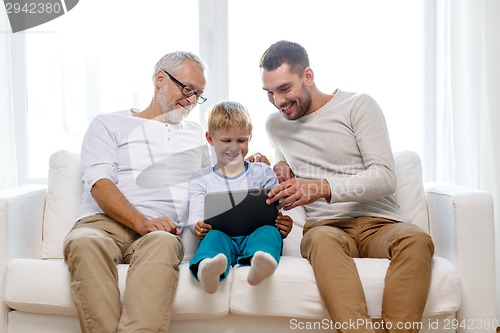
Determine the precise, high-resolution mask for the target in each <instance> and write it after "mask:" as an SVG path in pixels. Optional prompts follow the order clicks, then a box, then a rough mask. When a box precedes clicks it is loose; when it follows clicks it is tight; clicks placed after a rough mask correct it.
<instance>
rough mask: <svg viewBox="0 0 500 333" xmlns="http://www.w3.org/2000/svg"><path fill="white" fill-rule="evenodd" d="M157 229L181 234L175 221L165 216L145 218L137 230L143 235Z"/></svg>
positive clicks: (177, 234)
mask: <svg viewBox="0 0 500 333" xmlns="http://www.w3.org/2000/svg"><path fill="white" fill-rule="evenodd" d="M158 230H163V231H166V232H170V233H171V234H174V235H176V236H179V235H180V234H181V232H180V231H179V229H177V226H176V225H175V223H174V222H172V220H170V219H169V218H168V217H166V216H161V217H157V218H155V219H146V220H145V221H144V222H143V224H142V226H141V228H140V230H138V232H139V234H141V235H142V236H144V235H145V234H147V233H150V232H152V231H158Z"/></svg>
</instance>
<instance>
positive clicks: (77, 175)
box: [42, 150, 83, 259]
mask: <svg viewBox="0 0 500 333" xmlns="http://www.w3.org/2000/svg"><path fill="white" fill-rule="evenodd" d="M82 193H83V185H82V180H81V166H80V154H78V153H75V152H68V151H64V150H61V151H58V152H56V153H54V154H52V156H51V157H50V161H49V179H48V192H47V201H46V204H45V217H44V223H43V237H42V258H44V259H51V258H63V241H64V238H65V237H66V235H67V234H68V232H69V231H70V230H71V228H72V227H73V225H74V223H75V219H76V214H77V213H78V207H79V206H80V203H81V202H82Z"/></svg>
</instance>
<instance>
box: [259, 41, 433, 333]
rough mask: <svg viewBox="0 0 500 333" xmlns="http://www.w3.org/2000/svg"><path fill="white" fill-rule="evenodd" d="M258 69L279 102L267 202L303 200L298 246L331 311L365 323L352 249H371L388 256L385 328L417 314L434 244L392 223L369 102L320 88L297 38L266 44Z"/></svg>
mask: <svg viewBox="0 0 500 333" xmlns="http://www.w3.org/2000/svg"><path fill="white" fill-rule="evenodd" d="M260 68H261V77H262V83H263V88H264V90H265V91H266V92H267V95H268V98H269V101H270V102H271V103H272V104H273V105H274V106H275V107H276V108H277V109H278V110H279V112H276V113H274V114H272V115H271V116H270V117H269V118H268V121H267V124H266V128H267V131H268V134H269V137H270V140H271V141H272V144H273V145H274V148H275V149H276V153H277V159H278V160H279V161H278V162H277V163H276V164H275V166H274V170H275V172H276V174H277V175H278V179H279V181H280V185H278V186H277V187H276V188H274V189H273V190H272V191H271V192H270V193H269V199H268V201H269V202H274V201H276V200H279V199H282V201H281V202H280V204H279V207H283V208H284V209H285V210H286V209H291V208H293V207H296V206H300V205H304V206H305V207H306V213H307V222H306V224H305V226H304V237H303V239H302V242H301V253H302V255H303V256H304V257H305V258H307V259H309V261H310V262H311V265H312V267H313V270H314V273H315V276H316V281H317V284H318V288H319V291H320V294H321V297H322V298H323V301H324V303H325V305H326V308H327V310H328V312H329V314H330V316H331V318H332V319H333V320H334V321H335V322H342V323H351V322H356V323H370V322H371V318H370V317H369V316H368V313H367V309H366V301H365V297H364V293H363V288H362V286H361V282H360V279H359V276H358V273H357V269H356V265H355V263H354V260H353V259H352V258H353V257H372V258H388V259H390V260H391V263H390V266H389V269H388V271H387V274H386V279H385V289H384V294H383V301H382V320H383V321H384V323H385V325H384V327H385V328H386V330H387V331H389V332H395V331H396V327H398V328H399V327H400V326H401V325H399V326H398V324H400V323H407V322H412V323H413V322H419V321H420V320H421V319H422V313H423V310H424V307H425V303H426V299H427V292H428V289H429V283H430V275H431V261H432V256H433V253H434V246H433V243H432V240H431V238H430V236H429V235H428V234H427V233H426V232H424V231H423V230H421V229H420V228H419V227H417V226H415V225H413V224H410V223H402V222H405V220H404V217H403V216H402V215H401V213H400V210H399V206H398V203H397V202H396V200H395V197H394V191H395V188H396V176H395V173H394V160H393V155H392V150H391V145H390V142H389V136H388V133H387V128H386V124H385V120H384V116H383V113H382V111H381V110H380V108H379V106H378V105H377V103H376V102H375V101H374V100H373V99H372V98H371V97H369V96H367V95H364V94H356V93H350V92H344V91H341V90H339V89H336V90H335V91H334V92H333V93H331V94H327V93H324V92H322V91H320V90H319V89H318V88H317V87H316V85H315V82H314V72H313V70H312V69H311V68H310V67H309V58H308V55H307V52H306V50H305V49H304V48H303V47H302V46H301V45H299V44H297V43H293V42H288V41H279V42H277V43H275V44H273V45H271V46H270V47H269V48H268V49H267V50H266V51H265V52H264V54H263V55H262V58H261V61H260ZM345 326H346V327H352V326H349V325H345ZM408 326H410V325H406V326H404V327H408ZM413 326H416V325H413ZM413 326H412V327H413ZM342 327H344V325H342ZM371 327H373V326H371V325H358V326H356V327H355V328H356V329H355V330H354V331H357V332H371ZM390 327H392V329H390ZM346 331H350V330H349V329H347V330H345V331H344V332H346ZM397 331H398V332H410V331H411V330H402V329H399V330H397Z"/></svg>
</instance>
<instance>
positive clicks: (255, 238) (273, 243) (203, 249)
mask: <svg viewBox="0 0 500 333" xmlns="http://www.w3.org/2000/svg"><path fill="white" fill-rule="evenodd" d="M282 248H283V238H282V237H281V234H280V232H279V231H278V229H276V227H274V226H269V225H266V226H263V227H260V228H258V229H257V230H255V231H254V232H252V233H251V234H250V235H248V236H238V237H229V236H228V235H226V234H225V233H223V232H220V231H218V230H211V231H209V232H208V233H207V234H206V235H205V238H203V240H202V241H201V242H200V245H199V246H198V249H197V250H196V253H195V255H194V257H193V259H191V261H190V262H189V269H190V270H191V273H192V274H193V275H194V277H195V278H196V279H198V264H199V263H200V261H202V260H203V259H208V258H213V257H215V256H216V255H218V254H219V253H223V254H224V255H225V256H226V258H227V267H226V270H225V271H224V273H223V274H222V275H221V280H223V279H224V278H225V277H226V276H227V274H228V273H229V268H230V267H231V266H234V265H236V264H239V265H242V266H248V265H250V259H251V258H252V257H253V255H254V254H255V252H257V251H263V252H267V253H269V254H270V255H272V256H273V258H274V259H275V260H276V262H277V263H279V261H280V256H281V250H282Z"/></svg>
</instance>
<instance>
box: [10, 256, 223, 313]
mask: <svg viewBox="0 0 500 333" xmlns="http://www.w3.org/2000/svg"><path fill="white" fill-rule="evenodd" d="M117 267H118V280H119V287H120V293H121V295H122V302H123V295H124V291H125V280H126V274H127V270H128V265H118V266H117ZM231 280H232V271H231V272H230V275H229V276H228V277H227V278H226V279H225V280H224V281H223V282H221V284H220V286H219V290H218V291H217V293H215V294H213V295H209V294H207V293H205V291H204V290H203V288H202V287H201V286H200V284H199V282H198V281H196V280H195V279H194V278H193V277H192V276H191V272H190V271H189V268H188V264H187V263H182V264H181V265H180V276H179V285H178V287H177V294H176V295H177V296H176V297H175V300H174V313H173V317H172V318H173V319H174V320H180V319H188V318H190V319H208V318H217V317H223V316H225V315H227V314H228V313H229V284H230V281H231ZM69 284H70V276H69V271H68V266H67V265H66V264H65V263H64V262H63V261H62V260H36V259H13V260H11V261H10V262H9V265H8V269H7V273H6V276H5V291H4V302H5V304H7V305H8V306H9V307H11V308H13V309H15V310H19V311H24V312H32V313H43V314H54V315H65V316H76V315H77V313H76V309H75V307H74V304H73V300H72V299H71V291H70V286H69Z"/></svg>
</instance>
